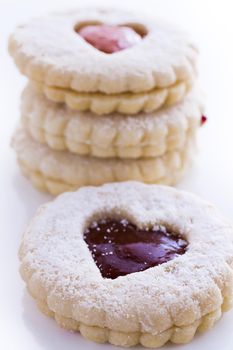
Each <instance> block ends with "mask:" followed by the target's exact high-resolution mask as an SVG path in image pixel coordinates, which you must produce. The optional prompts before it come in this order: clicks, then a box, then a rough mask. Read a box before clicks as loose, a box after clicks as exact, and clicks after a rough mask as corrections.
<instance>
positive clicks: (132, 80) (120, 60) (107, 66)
mask: <svg viewBox="0 0 233 350" xmlns="http://www.w3.org/2000/svg"><path fill="white" fill-rule="evenodd" d="M93 25H95V26H97V27H96V28H97V30H98V31H99V27H103V25H105V26H106V25H107V26H111V27H112V29H113V32H114V31H115V32H116V31H117V35H116V34H113V35H114V38H113V37H111V36H110V38H109V37H106V40H107V41H108V42H110V43H112V40H114V41H118V43H119V41H120V40H121V39H123V40H126V39H127V41H129V42H128V43H127V45H126V46H125V47H124V48H125V49H124V50H122V47H121V48H120V49H121V51H119V52H116V53H112V54H109V53H105V52H102V51H100V50H98V49H97V48H96V47H94V46H96V45H95V44H93V43H92V44H90V41H89V42H88V40H87V37H85V36H84V35H83V34H82V32H81V31H82V30H83V28H85V26H86V27H87V26H93ZM122 26H123V27H124V28H127V27H128V28H131V30H132V31H134V32H135V33H137V34H138V35H139V36H140V37H141V38H140V40H139V41H137V42H136V41H135V39H133V42H132V38H128V37H127V38H125V34H122V35H123V36H122V37H121V34H119V33H118V32H119V27H122ZM114 28H115V29H114ZM100 29H101V28H100ZM103 33H104V32H103V31H102V34H103ZM103 35H106V33H104V34H103ZM116 36H117V38H116ZM93 45H94V46H93ZM126 47H127V48H126ZM9 51H10V53H11V55H12V56H13V57H14V59H15V62H16V64H17V66H18V67H19V69H20V70H21V72H22V73H23V74H25V75H26V76H27V77H28V78H29V79H31V80H34V81H36V82H38V83H41V84H44V85H46V86H52V87H58V88H65V89H69V90H74V91H78V92H89V93H95V92H101V93H103V94H120V93H125V92H132V93H140V92H150V91H151V90H153V89H156V88H169V87H172V86H174V84H177V83H178V82H187V81H192V80H193V78H194V77H195V75H196V62H197V56H198V52H197V48H196V46H195V45H194V44H193V41H192V40H191V39H190V37H189V36H188V35H187V34H186V33H184V32H182V31H181V30H179V29H177V28H175V27H174V26H173V25H170V24H168V23H166V22H162V21H160V20H153V19H150V18H147V17H145V16H144V15H142V14H133V13H132V12H127V11H124V10H119V9H93V8H86V9H77V10H76V11H70V12H67V13H60V14H59V13H55V14H50V15H48V16H45V17H40V18H34V19H32V20H31V21H29V22H27V23H25V24H23V25H21V26H19V27H18V28H17V29H16V31H15V33H14V34H13V35H12V36H11V38H10V41H9Z"/></svg>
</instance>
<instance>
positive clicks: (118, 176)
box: [12, 129, 195, 195]
mask: <svg viewBox="0 0 233 350" xmlns="http://www.w3.org/2000/svg"><path fill="white" fill-rule="evenodd" d="M12 146H13V148H14V149H15V151H16V154H17V158H18V162H19V165H20V167H21V169H22V171H23V173H24V174H25V175H26V176H27V177H29V179H30V180H31V181H32V182H33V184H34V185H35V186H36V187H38V188H39V189H41V190H46V191H49V192H51V193H52V194H55V195H57V194H59V193H61V192H65V191H70V190H74V189H77V188H79V187H81V186H88V185H93V186H97V185H102V184H104V183H106V182H117V181H119V182H120V181H127V180H138V181H143V182H147V183H162V184H168V185H173V184H175V183H177V182H178V181H179V180H180V178H181V177H182V176H183V174H184V172H185V170H186V169H187V167H188V166H189V165H190V163H191V160H192V156H193V154H194V153H195V136H194V135H193V137H192V138H190V139H189V140H188V142H187V144H186V145H185V146H184V147H182V148H180V149H179V148H178V149H174V150H173V151H170V152H167V153H166V154H164V155H162V156H160V157H153V158H142V159H115V158H109V159H101V158H95V157H88V156H79V155H77V154H72V153H70V152H68V151H55V150H52V149H50V148H49V147H48V146H46V145H43V144H40V143H38V142H36V141H34V140H33V139H32V137H31V136H30V135H29V134H28V133H27V131H26V130H24V129H19V130H17V131H16V133H15V135H14V137H13V141H12Z"/></svg>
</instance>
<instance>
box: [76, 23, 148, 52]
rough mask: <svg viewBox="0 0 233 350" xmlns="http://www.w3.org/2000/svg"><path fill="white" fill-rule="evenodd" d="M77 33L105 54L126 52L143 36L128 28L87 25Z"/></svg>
mask: <svg viewBox="0 0 233 350" xmlns="http://www.w3.org/2000/svg"><path fill="white" fill-rule="evenodd" d="M77 32H78V34H79V35H80V36H81V37H82V38H83V39H85V40H86V41H87V42H88V43H89V44H91V45H92V46H94V47H95V48H96V49H98V50H100V51H102V52H105V53H114V52H118V51H122V50H125V49H127V48H129V47H131V46H134V45H136V44H137V43H139V42H140V41H141V40H142V37H141V35H139V34H138V33H137V32H136V31H135V30H134V29H132V28H131V27H127V26H121V27H118V26H111V25H106V24H101V25H87V26H84V27H82V28H81V29H79V30H78V31H77Z"/></svg>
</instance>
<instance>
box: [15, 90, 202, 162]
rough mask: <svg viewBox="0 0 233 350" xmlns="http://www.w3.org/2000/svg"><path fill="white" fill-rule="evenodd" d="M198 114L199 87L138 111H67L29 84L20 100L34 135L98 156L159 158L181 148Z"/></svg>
mask: <svg viewBox="0 0 233 350" xmlns="http://www.w3.org/2000/svg"><path fill="white" fill-rule="evenodd" d="M202 114H203V103H202V101H201V98H200V94H199V93H198V92H197V90H193V91H192V92H191V93H190V94H189V95H188V96H187V97H186V98H185V99H184V101H183V102H180V103H179V104H176V105H175V106H172V107H169V108H166V109H165V108H164V109H162V110H161V111H157V112H153V113H150V114H145V113H143V114H139V115H137V116H121V115H119V114H113V115H111V117H107V116H97V115H95V114H93V113H80V112H77V111H71V110H70V109H68V108H66V107H65V106H64V105H62V104H55V103H53V102H49V101H48V100H47V99H46V98H45V97H44V96H43V94H41V93H38V92H37V91H36V90H35V89H34V88H33V87H32V86H30V85H29V86H27V87H26V89H25V90H24V92H23V95H22V104H21V115H22V122H23V125H24V126H25V128H26V129H27V130H28V131H29V132H30V134H31V136H32V137H33V138H34V139H35V140H37V141H39V142H41V143H46V144H48V146H49V147H51V148H53V149H56V150H69V151H71V152H74V153H77V154H80V155H91V156H95V157H101V158H110V157H116V158H145V157H157V156H161V155H163V154H165V153H166V152H170V151H174V150H175V149H177V148H182V147H184V145H185V144H187V142H188V140H189V138H190V137H191V136H192V135H193V134H195V132H196V131H197V129H198V127H199V126H200V124H201V116H202Z"/></svg>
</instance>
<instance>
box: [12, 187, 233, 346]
mask: <svg viewBox="0 0 233 350" xmlns="http://www.w3.org/2000/svg"><path fill="white" fill-rule="evenodd" d="M107 220H113V221H115V222H117V223H118V224H119V223H120V225H121V226H122V225H123V227H126V228H127V229H128V227H129V225H131V228H132V227H133V228H134V230H135V231H136V233H138V232H139V231H140V230H145V231H146V232H148V236H149V235H151V234H152V233H154V234H155V235H156V237H158V235H161V236H163V237H166V240H167V239H168V237H170V238H171V237H173V238H172V239H173V240H176V242H177V244H178V245H179V247H182V251H179V252H178V253H177V254H176V256H173V257H172V259H170V260H169V261H167V262H166V261H164V262H163V263H161V264H157V265H155V266H153V267H150V268H146V269H144V270H140V271H134V272H133V271H131V272H130V271H128V272H127V274H125V275H124V276H123V275H121V276H118V277H116V278H111V277H108V278H106V277H105V278H104V277H103V271H101V270H100V269H99V268H98V266H97V261H96V260H94V258H95V259H96V257H94V255H93V250H91V249H90V240H88V239H87V237H88V234H90V231H91V230H93V228H94V229H95V230H97V231H98V228H99V234H100V235H101V234H102V231H101V230H102V229H103V227H101V225H103V224H104V225H105V224H106V222H107ZM111 230H112V229H110V233H108V232H109V231H107V230H106V234H109V235H111V234H112V232H113V231H111ZM146 232H144V234H143V235H144V237H145V235H147V233H146ZM159 232H160V233H159ZM168 232H170V234H169V235H168V234H167V233H168ZM92 233H93V232H92ZM162 233H163V235H162ZM118 236H119V238H120V237H122V239H123V243H124V237H123V236H124V231H123V232H119V233H118ZM126 236H127V235H126ZM109 237H110V236H109ZM109 237H107V242H106V240H105V238H103V239H104V240H105V241H104V244H105V247H107V246H108V244H109V245H110V244H113V243H114V242H113V241H111V242H110V240H109ZM138 237H140V236H138ZM170 238H169V239H170ZM176 238H177V239H176ZM140 239H141V237H140ZM140 239H139V242H140ZM156 239H157V238H156ZM179 240H180V241H181V242H179ZM144 242H145V239H144ZM178 242H179V243H178ZM185 242H186V243H185ZM102 243H103V242H102ZM131 243H132V244H131V245H130V246H128V245H127V246H125V249H126V248H127V249H132V251H133V252H134V253H135V245H134V244H133V242H131ZM146 243H147V244H148V243H149V244H150V242H148V241H147V242H146ZM163 243H164V242H163ZM141 244H142V246H143V240H142V242H141ZM164 244H165V243H164ZM142 246H140V247H142ZM151 246H153V243H152V242H151ZM174 247H175V245H174ZM97 248H98V249H99V246H98V247H97ZM115 248H116V247H115ZM118 248H119V249H120V246H119V247H118ZM89 249H90V250H89ZM170 249H171V248H170ZM146 251H147V252H148V251H150V250H148V249H147V250H146ZM174 251H175V250H174ZM108 253H109V252H108ZM128 253H129V250H128ZM139 253H142V251H140V252H139ZM163 254H164V253H163ZM163 254H162V255H163ZM110 256H111V254H110V255H109V254H105V255H104V258H106V259H108V262H109V257H110ZM129 256H130V254H129ZM19 257H20V260H21V268H20V272H21V275H22V277H23V279H24V280H25V282H26V284H27V287H28V289H29V291H30V293H31V295H32V296H33V297H34V298H35V299H36V301H37V304H38V306H39V308H40V309H41V310H42V311H43V312H44V313H46V314H48V315H50V316H53V317H55V319H56V321H57V322H58V323H59V324H60V325H61V326H62V327H64V328H67V329H70V330H74V331H80V332H81V334H82V335H83V336H84V337H86V338H88V339H91V340H94V341H97V342H106V341H109V342H110V343H112V344H114V345H120V346H133V345H136V344H138V343H141V344H142V345H143V346H146V347H154V348H155V347H159V346H162V345H163V344H165V343H166V342H167V341H169V340H170V341H171V342H173V343H185V342H189V341H190V340H191V339H192V338H193V336H194V334H195V332H196V331H197V330H199V331H205V330H207V329H209V328H211V327H212V326H213V324H214V323H215V322H216V321H217V320H218V319H219V318H220V317H221V314H222V312H223V311H226V310H228V309H229V308H231V307H232V301H233V270H232V268H233V227H232V225H231V224H230V223H229V222H227V221H226V220H225V219H224V218H223V217H222V216H221V214H220V213H219V212H218V211H217V210H216V209H215V208H214V207H213V206H212V205H210V204H209V203H206V202H205V201H203V200H201V199H199V198H198V197H197V196H194V195H192V194H189V193H187V192H182V191H178V190H176V189H173V188H169V187H164V186H158V185H145V184H140V183H137V182H126V183H122V184H116V183H115V184H108V185H104V186H102V187H95V188H94V187H86V188H82V189H80V190H79V191H77V192H74V193H66V194H63V195H61V196H59V197H58V198H56V199H55V200H54V201H53V202H51V203H48V204H46V205H44V206H42V207H41V208H40V209H39V210H38V212H37V214H36V216H35V217H34V219H33V220H32V221H31V224H30V225H29V227H28V229H27V231H26V232H25V234H24V236H23V239H22V244H21V248H20V252H19ZM93 257H94V258H93ZM148 259H149V257H148V256H145V257H144V260H145V261H147V260H148ZM150 259H151V257H150Z"/></svg>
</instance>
